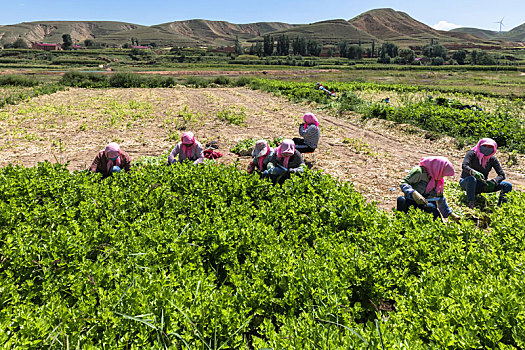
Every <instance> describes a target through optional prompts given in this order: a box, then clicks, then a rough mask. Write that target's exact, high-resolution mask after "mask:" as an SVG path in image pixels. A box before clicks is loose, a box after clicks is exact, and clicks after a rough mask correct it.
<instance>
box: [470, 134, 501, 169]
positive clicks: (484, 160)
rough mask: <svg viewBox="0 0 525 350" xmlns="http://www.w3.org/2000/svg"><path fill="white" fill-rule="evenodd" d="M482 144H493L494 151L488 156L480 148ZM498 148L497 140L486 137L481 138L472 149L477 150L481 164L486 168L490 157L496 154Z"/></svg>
mask: <svg viewBox="0 0 525 350" xmlns="http://www.w3.org/2000/svg"><path fill="white" fill-rule="evenodd" d="M480 146H492V147H493V148H494V152H493V153H492V154H490V155H488V156H486V155H484V154H483V153H481V150H480V149H479V147H480ZM497 149H498V144H497V143H496V141H494V140H493V139H489V138H484V139H481V140H479V142H478V144H477V145H476V146H474V148H473V149H472V150H473V151H474V152H476V156H477V157H478V160H479V164H481V166H482V167H483V168H485V166H486V165H487V162H488V161H489V159H490V157H492V156H493V155H494V154H496V150H497Z"/></svg>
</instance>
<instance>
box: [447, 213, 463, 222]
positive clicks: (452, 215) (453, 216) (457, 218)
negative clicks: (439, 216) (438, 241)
mask: <svg viewBox="0 0 525 350" xmlns="http://www.w3.org/2000/svg"><path fill="white" fill-rule="evenodd" d="M448 218H449V220H452V221H454V222H459V221H460V220H461V216H459V215H458V214H456V213H450V215H449V216H448Z"/></svg>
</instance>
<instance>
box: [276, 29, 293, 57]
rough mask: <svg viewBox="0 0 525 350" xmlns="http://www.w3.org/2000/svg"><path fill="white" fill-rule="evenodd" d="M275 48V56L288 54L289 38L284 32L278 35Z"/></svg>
mask: <svg viewBox="0 0 525 350" xmlns="http://www.w3.org/2000/svg"><path fill="white" fill-rule="evenodd" d="M275 49H276V52H277V56H288V54H289V53H290V39H289V38H288V37H287V36H286V35H284V34H282V35H279V37H278V38H277V46H276V48H275Z"/></svg>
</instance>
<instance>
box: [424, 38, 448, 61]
mask: <svg viewBox="0 0 525 350" xmlns="http://www.w3.org/2000/svg"><path fill="white" fill-rule="evenodd" d="M423 55H424V56H426V57H429V58H432V57H441V58H443V59H446V58H447V49H446V48H445V47H444V46H443V45H441V44H439V43H438V42H437V41H434V40H433V41H432V43H431V44H430V45H425V46H423Z"/></svg>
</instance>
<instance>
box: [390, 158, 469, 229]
mask: <svg viewBox="0 0 525 350" xmlns="http://www.w3.org/2000/svg"><path fill="white" fill-rule="evenodd" d="M453 175H454V167H453V166H452V163H451V162H450V161H449V160H448V159H447V158H445V157H425V158H422V159H421V161H420V162H419V166H416V167H414V168H412V170H411V171H410V172H409V173H408V175H407V176H406V177H405V178H404V179H403V181H401V184H400V187H401V191H403V193H404V194H405V195H404V196H401V197H398V198H397V210H398V211H402V212H405V213H407V212H408V210H409V209H410V207H414V208H418V209H421V210H423V211H425V212H427V213H431V214H432V215H433V216H434V218H435V219H436V218H439V217H443V218H447V217H449V216H450V218H451V219H453V220H457V219H459V216H457V215H456V214H454V213H453V212H452V210H451V209H450V207H449V206H448V204H447V201H446V199H445V197H444V196H443V189H444V184H445V180H444V178H443V177H444V176H453Z"/></svg>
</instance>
